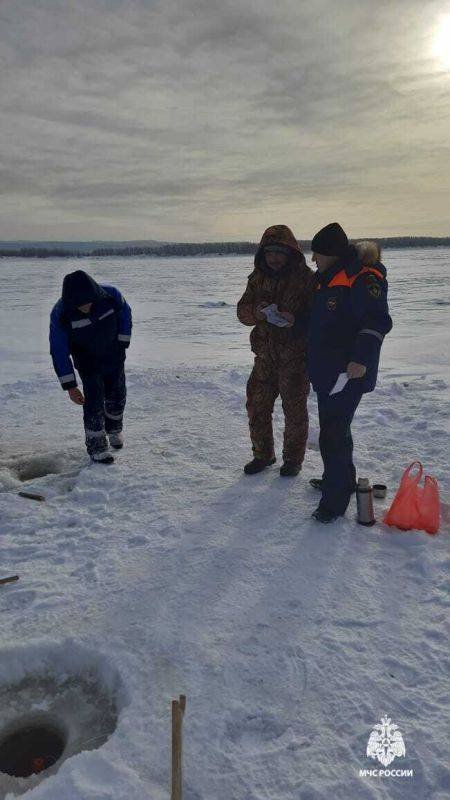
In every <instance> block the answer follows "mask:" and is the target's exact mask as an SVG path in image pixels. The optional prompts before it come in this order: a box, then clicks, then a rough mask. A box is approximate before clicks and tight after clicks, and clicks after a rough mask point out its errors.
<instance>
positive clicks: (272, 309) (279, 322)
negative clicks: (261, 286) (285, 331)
mask: <svg viewBox="0 0 450 800" xmlns="http://www.w3.org/2000/svg"><path fill="white" fill-rule="evenodd" d="M260 312H261V314H264V315H265V317H266V319H267V322H269V323H270V325H276V326H277V328H289V327H291V323H290V322H289V321H288V320H287V319H286V317H282V316H281V314H280V313H279V311H278V306H277V304H276V303H271V304H270V306H265V308H261V309H260Z"/></svg>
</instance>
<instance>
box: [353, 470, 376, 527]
mask: <svg viewBox="0 0 450 800" xmlns="http://www.w3.org/2000/svg"><path fill="white" fill-rule="evenodd" d="M356 505H357V507H358V522H359V524H360V525H375V522H376V519H375V515H374V513H373V492H372V487H371V485H370V483H369V479H368V478H358V485H357V487H356Z"/></svg>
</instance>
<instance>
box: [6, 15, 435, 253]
mask: <svg viewBox="0 0 450 800" xmlns="http://www.w3.org/2000/svg"><path fill="white" fill-rule="evenodd" d="M444 10H445V8H444V7H443V4H442V2H433V1H431V2H426V3H423V2H422V3H419V2H417V1H416V0H390V2H384V1H383V0H382V1H381V2H380V0H378V2H374V0H343V2H342V3H339V4H337V3H336V2H334V0H316V2H315V3H314V4H307V3H299V2H298V0H280V2H279V3H277V4H274V3H270V2H269V1H268V0H249V2H248V3H245V4H243V3H242V2H241V0H239V2H238V1H237V0H221V1H220V2H219V0H177V1H175V0H165V2H163V1H162V0H157V1H155V2H150V1H149V2H143V1H142V2H139V1H138V0H127V2H126V3H122V2H115V1H113V0H78V2H77V3H67V4H66V3H61V2H60V0H40V2H39V3H38V4H36V3H35V2H34V0H33V2H32V1H31V0H24V1H23V2H21V3H20V4H17V3H16V2H12V0H4V2H3V3H2V5H1V7H0V47H1V50H0V52H1V53H2V57H1V59H2V61H1V66H2V69H1V87H0V89H1V95H0V96H1V113H2V117H1V118H2V127H1V130H2V139H1V159H2V176H3V179H2V187H1V191H2V197H3V199H4V201H5V214H4V222H3V223H2V225H1V227H0V236H1V237H2V238H7V239H12V238H42V239H51V238H55V239H63V238H66V237H67V238H71V239H73V238H76V237H79V238H82V239H87V238H108V237H110V238H117V239H126V238H132V239H136V238H160V239H165V240H181V239H182V240H185V241H186V240H199V239H202V240H207V239H215V238H217V237H223V238H232V239H256V238H258V236H259V234H260V231H261V229H262V228H263V227H265V226H266V225H267V224H270V223H271V222H272V221H273V220H275V221H278V222H280V221H286V222H287V224H291V225H292V226H293V228H294V230H296V232H298V235H299V236H302V237H307V236H309V235H311V234H312V233H313V232H314V230H315V229H316V228H317V227H319V226H320V225H321V224H322V223H323V222H324V221H327V219H328V215H331V216H333V218H339V219H341V220H342V222H343V224H345V225H346V226H347V227H348V228H349V233H350V234H351V235H359V234H362V233H372V234H379V235H382V234H386V235H388V234H389V235H392V234H395V233H399V234H400V233H435V234H439V233H441V234H444V233H448V229H447V227H446V225H447V222H446V220H445V214H443V212H442V197H443V193H444V191H445V190H448V188H449V183H450V166H449V164H450V160H449V158H448V155H449V153H448V145H447V141H448V129H449V124H450V110H449V108H448V102H447V100H446V98H447V97H448V89H449V86H450V74H449V73H448V72H446V71H445V70H444V69H443V66H442V64H439V63H437V61H436V59H435V58H434V57H433V55H432V38H433V36H434V35H435V30H436V25H437V22H438V20H439V15H440V14H442V13H443V11H444ZM400 23H401V24H400Z"/></svg>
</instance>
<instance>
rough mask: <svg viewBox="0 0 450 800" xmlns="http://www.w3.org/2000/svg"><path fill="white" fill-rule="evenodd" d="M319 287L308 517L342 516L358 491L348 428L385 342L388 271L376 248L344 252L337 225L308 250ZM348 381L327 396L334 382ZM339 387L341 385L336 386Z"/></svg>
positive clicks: (311, 363)
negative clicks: (315, 438)
mask: <svg viewBox="0 0 450 800" xmlns="http://www.w3.org/2000/svg"><path fill="white" fill-rule="evenodd" d="M311 249H312V251H313V261H315V263H316V265H317V273H316V275H317V279H318V287H317V291H316V295H315V298H314V304H313V308H312V312H311V320H310V327H309V338H308V373H309V377H310V380H311V383H312V385H313V388H314V390H315V391H316V392H317V400H318V408H319V424H320V436H319V445H320V452H321V455H322V460H323V465H324V472H323V476H322V479H317V478H315V479H313V480H312V481H311V484H312V485H313V486H314V487H315V488H317V489H320V490H321V492H322V499H321V501H320V504H319V506H318V508H317V509H316V510H315V511H314V512H313V515H312V516H313V517H314V518H315V519H316V520H317V521H318V522H324V523H326V522H333V521H334V520H335V519H336V518H337V517H339V516H342V515H343V514H345V511H346V509H347V507H348V504H349V502H350V497H351V495H352V492H354V491H355V487H356V471H355V466H354V464H353V440H352V434H351V427H350V426H351V423H352V420H353V416H354V414H355V411H356V409H357V408H358V405H359V402H360V400H361V398H362V395H363V394H364V393H365V392H371V391H373V389H374V388H375V385H376V381H377V374H378V363H379V358H380V350H381V345H382V343H383V339H384V337H385V336H386V334H387V333H389V331H390V330H391V328H392V320H391V317H390V315H389V308H388V302H387V292H388V284H387V280H386V269H385V267H384V266H383V264H381V263H380V250H379V247H378V245H377V244H376V242H359V243H357V244H356V245H350V244H349V242H348V239H347V235H346V233H345V231H344V230H343V229H342V228H341V226H340V225H339V224H338V223H337V222H333V223H331V224H330V225H326V226H325V228H322V230H320V231H319V232H318V233H317V234H316V235H315V236H314V238H313V240H312V243H311ZM342 373H344V375H345V376H346V378H347V379H348V381H347V383H346V385H345V386H344V388H343V389H342V390H341V391H336V392H335V393H332V390H333V389H334V387H335V384H336V382H337V379H338V377H339V376H340V375H342ZM341 380H342V379H341Z"/></svg>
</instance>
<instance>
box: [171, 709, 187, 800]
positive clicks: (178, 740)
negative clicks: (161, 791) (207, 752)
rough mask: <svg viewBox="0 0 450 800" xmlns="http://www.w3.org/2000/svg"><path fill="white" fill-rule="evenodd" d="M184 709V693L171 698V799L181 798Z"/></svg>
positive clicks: (179, 799)
mask: <svg viewBox="0 0 450 800" xmlns="http://www.w3.org/2000/svg"><path fill="white" fill-rule="evenodd" d="M185 710H186V695H184V694H180V697H179V700H172V794H171V800H182V792H183V785H182V749H183V738H182V727H183V715H184V712H185Z"/></svg>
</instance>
